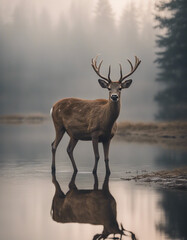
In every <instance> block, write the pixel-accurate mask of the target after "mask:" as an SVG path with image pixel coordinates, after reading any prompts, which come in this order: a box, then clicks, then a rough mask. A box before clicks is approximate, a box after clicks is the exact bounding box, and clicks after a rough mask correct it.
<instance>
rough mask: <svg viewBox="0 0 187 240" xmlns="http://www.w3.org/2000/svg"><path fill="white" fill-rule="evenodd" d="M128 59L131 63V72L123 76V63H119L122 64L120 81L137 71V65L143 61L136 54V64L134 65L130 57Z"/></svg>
mask: <svg viewBox="0 0 187 240" xmlns="http://www.w3.org/2000/svg"><path fill="white" fill-rule="evenodd" d="M127 61H128V62H129V63H130V65H131V72H130V73H128V74H127V75H125V76H123V73H122V67H121V64H120V65H119V66H120V79H119V82H120V83H121V82H122V81H123V80H124V79H125V78H127V77H129V76H130V75H131V74H133V72H135V71H136V69H137V67H138V66H139V64H140V63H141V61H140V60H139V59H138V58H137V57H136V56H135V66H134V67H133V65H132V63H131V61H130V60H129V59H127Z"/></svg>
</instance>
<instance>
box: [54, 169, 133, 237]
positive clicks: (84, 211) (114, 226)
mask: <svg viewBox="0 0 187 240" xmlns="http://www.w3.org/2000/svg"><path fill="white" fill-rule="evenodd" d="M75 178H76V173H74V174H73V175H72V178H71V181H70V183H69V191H68V192H67V193H66V194H64V193H63V192H62V190H61V187H60V185H59V183H58V181H57V180H56V175H55V173H53V174H52V182H53V183H54V185H55V190H56V191H55V195H54V197H53V201H52V207H51V216H52V218H53V220H54V221H56V222H60V223H72V222H74V223H89V224H93V225H103V232H102V233H101V234H96V235H95V236H94V237H93V240H100V239H106V238H107V237H108V236H109V235H110V234H114V237H113V239H122V236H123V235H126V234H125V232H128V233H130V234H131V239H132V240H136V237H135V235H134V234H133V233H132V232H130V231H127V230H125V229H124V228H123V226H122V224H121V229H120V227H119V225H118V222H117V220H116V215H117V211H116V201H115V199H114V197H113V196H112V195H111V193H110V191H109V186H108V185H109V184H108V183H109V174H106V176H105V180H104V183H103V186H102V189H98V178H97V175H96V174H94V180H95V182H94V188H93V189H89V190H79V189H77V187H76V185H75ZM115 234H120V238H117V237H115Z"/></svg>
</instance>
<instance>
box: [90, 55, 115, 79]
mask: <svg viewBox="0 0 187 240" xmlns="http://www.w3.org/2000/svg"><path fill="white" fill-rule="evenodd" d="M97 58H98V56H96V57H95V58H92V67H93V69H94V71H95V72H96V73H97V75H98V76H99V77H101V78H102V79H104V80H106V81H107V82H111V79H110V72H111V66H109V70H108V78H106V77H104V76H102V75H101V74H100V68H101V65H102V63H103V60H102V61H101V62H100V63H99V66H97Z"/></svg>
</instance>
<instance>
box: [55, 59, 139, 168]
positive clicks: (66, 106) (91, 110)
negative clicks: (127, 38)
mask: <svg viewBox="0 0 187 240" xmlns="http://www.w3.org/2000/svg"><path fill="white" fill-rule="evenodd" d="M97 58H98V56H96V57H95V58H92V61H91V65H92V67H93V70H94V71H95V72H96V74H97V75H98V76H99V77H100V78H99V79H98V82H99V84H100V86H101V87H102V88H106V89H108V91H109V98H108V100H107V99H96V100H85V99H79V98H64V99H62V100H60V101H58V102H57V103H55V104H54V105H53V107H52V109H51V115H52V119H53V123H54V127H55V132H56V138H55V140H54V141H53V143H52V144H51V146H52V165H51V170H52V171H56V168H55V153H56V149H57V147H58V145H59V143H60V141H61V139H62V137H63V135H64V133H65V132H66V133H67V134H68V135H69V137H70V141H69V144H68V147H67V153H68V155H69V158H70V160H71V163H72V166H73V169H74V172H77V171H78V169H77V166H76V164H75V160H74V156H73V150H74V148H75V146H76V144H77V142H78V141H79V140H82V141H92V145H93V151H94V155H95V164H94V168H93V171H92V172H93V173H95V172H96V171H97V166H98V161H99V158H100V156H99V150H98V144H99V143H102V144H103V151H104V161H105V167H106V171H107V172H110V168H109V147H110V142H111V139H112V138H113V136H114V134H115V133H116V130H117V123H116V120H117V118H118V116H119V113H120V106H121V90H122V89H126V88H129V87H130V85H131V83H132V79H128V80H125V79H126V78H128V77H129V76H131V75H132V74H133V73H134V72H135V71H136V69H137V68H138V66H139V64H140V62H141V61H140V60H139V59H138V57H137V56H135V64H134V66H133V64H132V63H131V61H130V60H128V59H127V61H128V62H129V64H130V67H131V70H130V72H129V73H128V74H126V75H123V72H122V66H121V64H119V66H120V78H119V80H118V81H112V80H111V65H110V66H109V70H108V76H104V75H102V74H101V73H100V69H101V65H102V63H103V60H102V61H101V62H100V63H99V64H97Z"/></svg>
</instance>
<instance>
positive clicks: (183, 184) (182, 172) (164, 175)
mask: <svg viewBox="0 0 187 240" xmlns="http://www.w3.org/2000/svg"><path fill="white" fill-rule="evenodd" d="M121 180H124V181H132V180H133V181H135V182H137V183H143V184H146V185H151V186H152V185H156V186H159V187H162V188H168V189H175V190H183V191H187V167H183V168H176V169H172V170H161V171H157V172H150V173H144V174H140V175H137V176H129V177H124V178H123V177H122V178H121Z"/></svg>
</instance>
